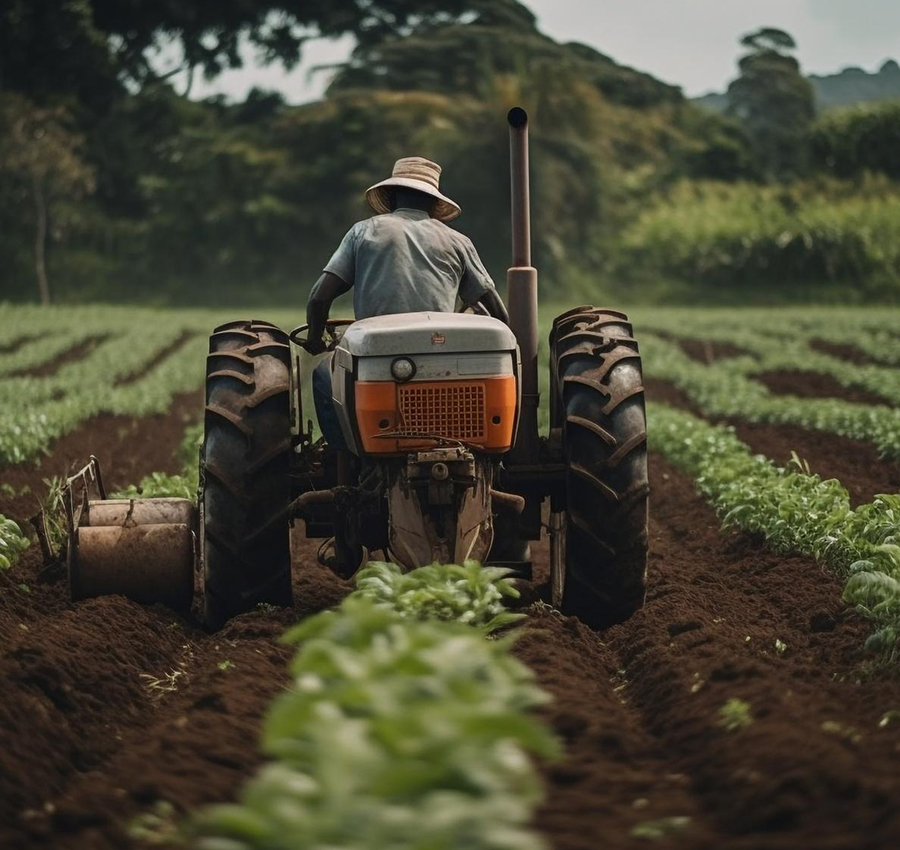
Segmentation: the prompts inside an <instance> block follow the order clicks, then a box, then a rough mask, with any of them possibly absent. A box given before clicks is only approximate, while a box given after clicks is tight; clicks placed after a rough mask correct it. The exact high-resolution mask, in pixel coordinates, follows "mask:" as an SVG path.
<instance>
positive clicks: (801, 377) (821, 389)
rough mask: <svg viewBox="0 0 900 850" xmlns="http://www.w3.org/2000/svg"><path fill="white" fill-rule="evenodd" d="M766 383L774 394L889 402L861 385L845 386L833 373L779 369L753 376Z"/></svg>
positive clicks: (867, 402)
mask: <svg viewBox="0 0 900 850" xmlns="http://www.w3.org/2000/svg"><path fill="white" fill-rule="evenodd" d="M752 377H753V378H754V379H755V380H757V381H759V382H760V383H761V384H764V385H765V387H766V389H767V390H768V391H769V392H770V393H772V394H773V395H794V396H798V397H799V398H839V399H842V400H843V401H849V402H853V403H854V404H887V405H890V403H891V402H889V401H888V400H887V399H886V398H883V397H882V396H880V395H877V394H876V393H873V392H869V390H864V389H862V388H860V387H845V386H844V385H843V384H840V383H838V381H837V380H836V379H835V378H832V377H831V375H823V374H821V373H819V372H801V371H788V370H786V371H778V372H758V373H756V374H755V375H753V376H752Z"/></svg>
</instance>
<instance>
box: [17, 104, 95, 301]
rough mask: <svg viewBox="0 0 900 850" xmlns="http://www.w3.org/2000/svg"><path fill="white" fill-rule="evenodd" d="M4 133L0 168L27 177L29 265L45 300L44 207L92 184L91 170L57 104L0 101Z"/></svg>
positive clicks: (47, 296)
mask: <svg viewBox="0 0 900 850" xmlns="http://www.w3.org/2000/svg"><path fill="white" fill-rule="evenodd" d="M4 113H5V114H4V116H3V117H4V121H3V123H4V124H5V125H6V130H7V132H6V133H4V135H3V137H2V144H0V170H4V171H8V172H11V173H12V174H13V175H17V176H18V177H19V178H22V179H25V180H27V182H28V184H29V188H30V192H31V198H32V201H33V203H34V228H35V229H34V268H35V274H36V276H37V280H38V289H39V291H40V295H41V303H42V304H49V303H50V283H49V281H48V279H47V260H46V257H47V233H48V221H49V213H50V207H51V205H52V203H53V201H54V199H56V198H58V197H76V198H77V197H78V196H79V195H81V194H82V193H84V192H91V191H93V189H94V175H93V172H92V170H91V169H90V168H89V167H88V166H86V165H85V164H84V162H82V160H81V159H80V157H79V155H78V152H79V148H80V147H81V144H82V139H81V137H80V136H78V135H76V134H74V133H73V132H72V131H71V130H70V129H69V124H70V117H69V115H68V113H67V112H66V111H65V110H64V109H62V108H61V107H55V108H52V109H47V108H42V107H37V106H35V105H34V104H32V103H30V102H28V101H27V100H25V99H24V98H20V97H9V98H7V101H6V103H5V104H4Z"/></svg>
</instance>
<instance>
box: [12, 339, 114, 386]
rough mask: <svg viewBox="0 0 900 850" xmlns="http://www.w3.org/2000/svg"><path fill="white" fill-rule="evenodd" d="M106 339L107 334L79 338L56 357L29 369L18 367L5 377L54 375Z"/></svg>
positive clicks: (44, 376)
mask: <svg viewBox="0 0 900 850" xmlns="http://www.w3.org/2000/svg"><path fill="white" fill-rule="evenodd" d="M107 339H109V334H97V335H95V336H89V337H88V338H87V339H83V340H81V342H79V343H76V344H75V345H73V346H72V347H71V348H67V349H66V350H65V351H63V352H62V353H61V354H58V355H56V357H54V358H52V359H51V360H48V361H47V362H46V363H41V365H40V366H32V367H31V368H30V369H19V370H18V371H16V372H10V373H9V375H7V377H8V378H49V377H50V376H51V375H55V374H56V373H57V372H58V371H59V370H60V369H61V368H62V367H63V366H65V365H66V364H67V363H76V362H77V361H79V360H84V358H85V357H87V356H88V354H90V353H91V352H92V351H93V350H94V349H95V348H96V347H97V346H98V345H100V343H102V342H106V340H107Z"/></svg>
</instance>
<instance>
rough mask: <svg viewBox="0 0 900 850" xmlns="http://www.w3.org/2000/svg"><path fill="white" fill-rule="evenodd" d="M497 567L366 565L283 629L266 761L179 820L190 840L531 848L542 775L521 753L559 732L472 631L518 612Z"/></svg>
mask: <svg viewBox="0 0 900 850" xmlns="http://www.w3.org/2000/svg"><path fill="white" fill-rule="evenodd" d="M503 576H504V571H502V570H491V569H484V568H482V567H481V566H480V565H479V564H476V563H468V564H466V565H464V566H455V565H450V566H436V565H434V566H430V567H423V568H421V569H419V570H416V571H414V572H412V573H409V574H407V575H403V574H401V573H400V571H399V569H398V568H397V567H395V566H393V565H389V564H370V565H369V566H368V567H366V568H365V569H364V570H362V571H361V572H360V574H359V576H358V578H357V590H356V591H355V592H354V593H352V594H351V595H350V596H349V597H348V598H347V599H346V600H345V601H344V602H343V603H342V604H341V606H340V607H339V608H337V609H336V610H333V611H327V612H324V613H321V614H318V615H316V616H314V617H311V618H309V619H307V620H305V621H304V622H302V623H301V624H300V625H298V626H296V627H295V628H293V629H292V630H290V631H289V632H288V633H287V634H286V635H285V637H284V640H285V641H286V642H288V643H292V644H296V645H297V646H298V650H297V653H296V655H295V657H294V660H293V663H292V665H291V671H292V674H293V686H292V687H291V688H290V689H289V690H288V691H287V692H286V693H284V694H282V695H281V696H279V697H278V698H277V699H276V700H275V701H274V703H273V704H272V706H271V707H270V710H269V712H268V714H267V717H266V719H265V721H264V725H263V734H262V746H263V749H264V751H265V753H266V754H267V755H268V756H269V757H270V758H271V759H273V761H271V762H270V763H269V764H268V765H266V766H265V767H263V769H262V770H261V771H260V772H259V774H258V775H257V776H256V777H255V778H254V779H252V780H251V781H250V782H249V783H248V784H247V785H246V786H245V788H244V790H243V792H242V794H241V799H240V802H239V803H238V804H235V805H222V806H214V807H212V808H210V809H208V810H207V811H205V812H203V813H201V814H200V815H199V816H198V817H197V818H195V819H194V822H193V831H194V840H195V841H196V842H197V843H196V846H198V847H199V848H202V849H204V850H219V849H220V848H228V850H250V848H253V849H254V850H261V848H266V850H287V848H294V847H335V848H337V847H341V848H344V850H357V849H358V850H363V848H365V850H388V848H390V850H396V849H397V848H414V847H428V848H434V850H441V849H442V848H446V849H447V850H450V848H457V847H466V848H472V850H514V848H515V850H538V848H542V847H544V843H543V841H542V840H541V839H540V838H539V837H538V836H537V835H535V834H534V833H533V832H532V831H531V829H530V827H529V825H528V824H529V821H530V820H531V816H532V813H533V810H534V808H535V807H536V805H537V804H538V802H539V801H540V798H541V788H540V783H539V780H538V777H537V775H536V773H535V770H534V767H533V765H532V763H531V760H530V759H529V757H528V754H529V753H533V754H538V755H541V756H544V757H552V756H553V755H555V754H556V752H557V743H556V740H555V739H554V738H553V736H552V735H551V733H550V732H549V731H548V730H547V729H546V728H545V727H544V726H543V725H542V724H540V723H539V722H538V721H537V720H536V719H534V718H533V717H532V716H530V714H529V713H528V712H529V711H530V709H532V708H534V707H535V706H537V705H540V704H541V703H543V702H545V701H546V699H547V697H546V695H545V694H544V693H543V692H542V691H541V690H540V689H539V688H538V687H537V686H536V685H535V684H534V682H533V675H532V673H531V671H530V670H528V669H527V668H526V667H525V666H524V665H522V664H521V663H520V662H518V661H517V660H515V659H514V658H513V657H512V656H511V654H510V652H509V648H510V642H511V639H512V638H511V637H504V638H500V639H491V640H488V639H486V638H487V637H488V635H489V633H491V632H493V631H494V630H495V629H497V628H498V627H500V626H502V625H505V624H507V623H509V622H511V621H512V620H514V619H517V615H514V614H511V613H509V612H508V611H506V609H505V606H504V598H505V597H507V596H511V595H516V591H515V590H514V589H513V588H512V586H511V584H510V583H509V582H508V580H507V579H505V578H503Z"/></svg>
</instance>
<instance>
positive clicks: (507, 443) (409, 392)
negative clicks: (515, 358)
mask: <svg viewBox="0 0 900 850" xmlns="http://www.w3.org/2000/svg"><path fill="white" fill-rule="evenodd" d="M354 393H355V396H356V422H357V425H358V427H359V435H360V439H361V442H362V448H363V451H365V452H366V453H368V454H402V453H404V452H409V451H418V450H421V449H427V448H430V447H432V446H433V445H434V441H433V440H429V439H427V438H425V435H428V436H430V437H445V438H446V439H449V440H460V441H462V442H464V443H468V444H470V445H475V446H478V447H479V448H481V449H482V450H483V451H487V452H505V451H508V450H509V449H510V447H511V446H512V440H513V433H514V428H515V419H516V379H515V377H514V376H513V375H504V376H502V377H496V378H480V379H478V380H474V381H473V380H469V381H410V382H409V383H406V384H397V383H394V382H393V381H359V382H357V383H356V385H355V388H354ZM400 435H404V436H400ZM406 435H408V436H406Z"/></svg>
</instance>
